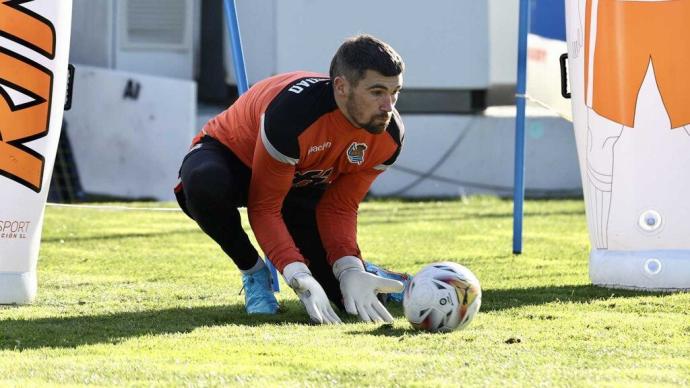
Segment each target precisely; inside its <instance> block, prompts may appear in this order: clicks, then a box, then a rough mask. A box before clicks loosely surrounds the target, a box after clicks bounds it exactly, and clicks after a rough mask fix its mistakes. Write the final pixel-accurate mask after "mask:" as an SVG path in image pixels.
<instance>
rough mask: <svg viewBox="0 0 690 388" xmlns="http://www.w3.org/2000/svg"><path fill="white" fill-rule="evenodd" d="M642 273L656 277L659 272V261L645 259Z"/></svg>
mask: <svg viewBox="0 0 690 388" xmlns="http://www.w3.org/2000/svg"><path fill="white" fill-rule="evenodd" d="M644 272H645V273H646V274H647V275H651V276H654V275H658V274H659V272H661V261H659V259H647V260H646V261H645V262H644Z"/></svg>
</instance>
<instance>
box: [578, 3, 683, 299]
mask: <svg viewBox="0 0 690 388" xmlns="http://www.w3.org/2000/svg"><path fill="white" fill-rule="evenodd" d="M688 21H690V1H686V0H566V32H567V42H568V69H569V70H568V76H569V80H570V89H571V94H572V110H573V120H574V121H573V124H574V126H575V136H576V142H577V149H578V158H579V162H580V170H581V174H582V181H583V190H584V195H585V203H586V210H587V221H588V226H589V233H590V241H591V245H592V250H591V253H590V277H591V279H592V282H593V283H594V284H597V285H602V286H611V287H618V288H632V289H646V290H678V289H690V206H688V198H690V170H688V166H690V103H688V101H690V71H689V69H690V40H688V39H687V37H688V36H690V23H688Z"/></svg>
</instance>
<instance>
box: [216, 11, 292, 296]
mask: <svg viewBox="0 0 690 388" xmlns="http://www.w3.org/2000/svg"><path fill="white" fill-rule="evenodd" d="M223 3H225V16H226V17H225V20H226V21H227V23H228V30H229V31H230V45H231V47H232V63H233V67H234V68H235V79H236V80H237V90H238V91H239V94H244V93H245V92H246V91H247V90H248V89H249V83H248V82H247V68H246V67H245V65H244V52H243V51H242V38H241V36H240V25H239V23H238V22H237V7H236V5H235V0H224V1H223ZM266 265H267V266H268V269H269V270H270V271H271V277H272V278H273V291H275V292H279V291H280V283H279V282H278V271H277V270H276V267H274V266H273V263H271V260H270V259H269V258H268V257H267V258H266Z"/></svg>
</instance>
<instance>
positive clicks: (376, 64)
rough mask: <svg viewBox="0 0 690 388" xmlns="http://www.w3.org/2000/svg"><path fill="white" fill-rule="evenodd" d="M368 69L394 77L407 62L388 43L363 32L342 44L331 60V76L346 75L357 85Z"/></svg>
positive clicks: (332, 77)
mask: <svg viewBox="0 0 690 388" xmlns="http://www.w3.org/2000/svg"><path fill="white" fill-rule="evenodd" d="M367 70H374V71H377V72H379V73H381V75H383V76H385V77H393V76H396V75H399V74H401V73H402V72H403V71H404V70H405V63H403V60H402V58H401V57H400V54H398V53H397V52H396V51H395V50H393V48H392V47H391V46H390V45H389V44H388V43H386V42H384V41H382V40H380V39H377V38H374V37H373V36H371V35H367V34H361V35H357V36H354V37H352V38H349V39H347V40H346V41H345V42H343V44H342V45H340V48H338V51H337V52H336V53H335V55H334V56H333V60H331V69H330V77H331V79H335V77H337V76H344V77H345V78H346V79H347V80H348V81H349V82H351V83H352V84H353V85H357V83H359V80H361V79H362V78H364V73H366V71H367Z"/></svg>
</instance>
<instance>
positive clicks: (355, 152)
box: [347, 142, 367, 165]
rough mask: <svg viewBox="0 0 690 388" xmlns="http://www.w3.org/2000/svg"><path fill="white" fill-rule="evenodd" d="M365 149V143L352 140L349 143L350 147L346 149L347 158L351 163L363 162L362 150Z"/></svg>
mask: <svg viewBox="0 0 690 388" xmlns="http://www.w3.org/2000/svg"><path fill="white" fill-rule="evenodd" d="M366 150H367V145H366V143H357V142H354V143H352V144H350V147H349V148H348V149H347V160H349V161H350V163H353V164H358V165H359V164H362V162H364V151H366Z"/></svg>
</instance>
